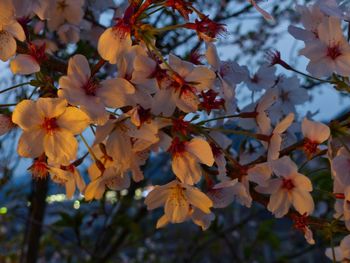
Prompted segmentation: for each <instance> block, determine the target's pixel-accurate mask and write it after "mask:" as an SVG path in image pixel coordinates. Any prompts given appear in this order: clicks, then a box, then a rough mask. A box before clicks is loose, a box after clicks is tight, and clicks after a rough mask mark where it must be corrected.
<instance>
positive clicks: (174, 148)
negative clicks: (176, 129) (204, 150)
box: [168, 137, 186, 155]
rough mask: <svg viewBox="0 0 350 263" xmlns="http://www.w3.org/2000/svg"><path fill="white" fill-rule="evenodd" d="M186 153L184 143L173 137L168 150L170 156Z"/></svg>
mask: <svg viewBox="0 0 350 263" xmlns="http://www.w3.org/2000/svg"><path fill="white" fill-rule="evenodd" d="M185 151H186V142H184V141H180V139H179V137H175V138H174V139H173V141H172V142H171V145H170V147H169V149H168V152H170V153H171V154H172V155H181V154H182V153H184V152H185Z"/></svg>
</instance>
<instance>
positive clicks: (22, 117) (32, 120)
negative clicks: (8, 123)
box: [12, 100, 44, 130]
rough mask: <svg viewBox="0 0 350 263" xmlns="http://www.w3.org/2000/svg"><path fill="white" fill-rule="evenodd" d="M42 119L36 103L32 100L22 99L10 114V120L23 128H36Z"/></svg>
mask: <svg viewBox="0 0 350 263" xmlns="http://www.w3.org/2000/svg"><path fill="white" fill-rule="evenodd" d="M43 120H44V119H43V118H42V117H41V116H40V115H39V114H38V111H37V108H36V103H35V102H34V101H32V100H22V101H21V102H20V103H18V104H17V106H16V108H15V110H14V111H13V114H12V121H13V122H14V123H16V124H17V125H18V126H19V127H20V128H21V129H23V130H29V129H33V128H38V127H39V126H40V125H41V124H42V122H43Z"/></svg>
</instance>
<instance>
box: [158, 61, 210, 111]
mask: <svg viewBox="0 0 350 263" xmlns="http://www.w3.org/2000/svg"><path fill="white" fill-rule="evenodd" d="M169 65H170V67H171V68H172V70H174V73H172V78H171V81H170V83H168V85H167V86H165V87H160V89H159V90H158V91H157V93H156V94H155V96H154V103H153V105H152V112H153V113H154V114H157V115H158V114H160V113H163V114H164V115H165V116H169V115H171V114H172V113H173V112H174V110H175V108H176V107H178V108H179V109H180V110H182V111H184V112H186V113H187V112H194V111H196V110H197V109H198V104H199V99H198V97H197V95H196V93H197V92H200V91H203V90H206V89H211V88H212V86H213V84H214V81H215V78H216V76H215V73H214V72H213V71H211V70H210V69H209V68H207V67H204V66H194V65H193V64H191V63H189V62H187V61H183V60H181V59H180V58H178V57H176V56H174V55H170V56H169ZM165 98H167V99H165Z"/></svg>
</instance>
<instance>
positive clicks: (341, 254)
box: [326, 235, 350, 262]
mask: <svg viewBox="0 0 350 263" xmlns="http://www.w3.org/2000/svg"><path fill="white" fill-rule="evenodd" d="M334 252H335V260H336V261H338V262H346V261H348V260H350V235H347V236H346V237H344V238H343V240H342V241H341V242H340V246H337V247H335V248H334ZM326 256H327V257H328V258H330V259H331V260H333V252H332V248H328V249H327V250H326Z"/></svg>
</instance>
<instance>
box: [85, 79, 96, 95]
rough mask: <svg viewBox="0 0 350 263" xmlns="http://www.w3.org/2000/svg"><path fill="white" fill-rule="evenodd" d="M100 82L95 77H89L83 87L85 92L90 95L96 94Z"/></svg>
mask: <svg viewBox="0 0 350 263" xmlns="http://www.w3.org/2000/svg"><path fill="white" fill-rule="evenodd" d="M99 85H100V84H99V83H98V81H97V80H95V79H89V80H88V82H86V83H85V85H84V86H83V89H84V90H85V94H86V95H88V96H96V90H97V88H98V87H99Z"/></svg>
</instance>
